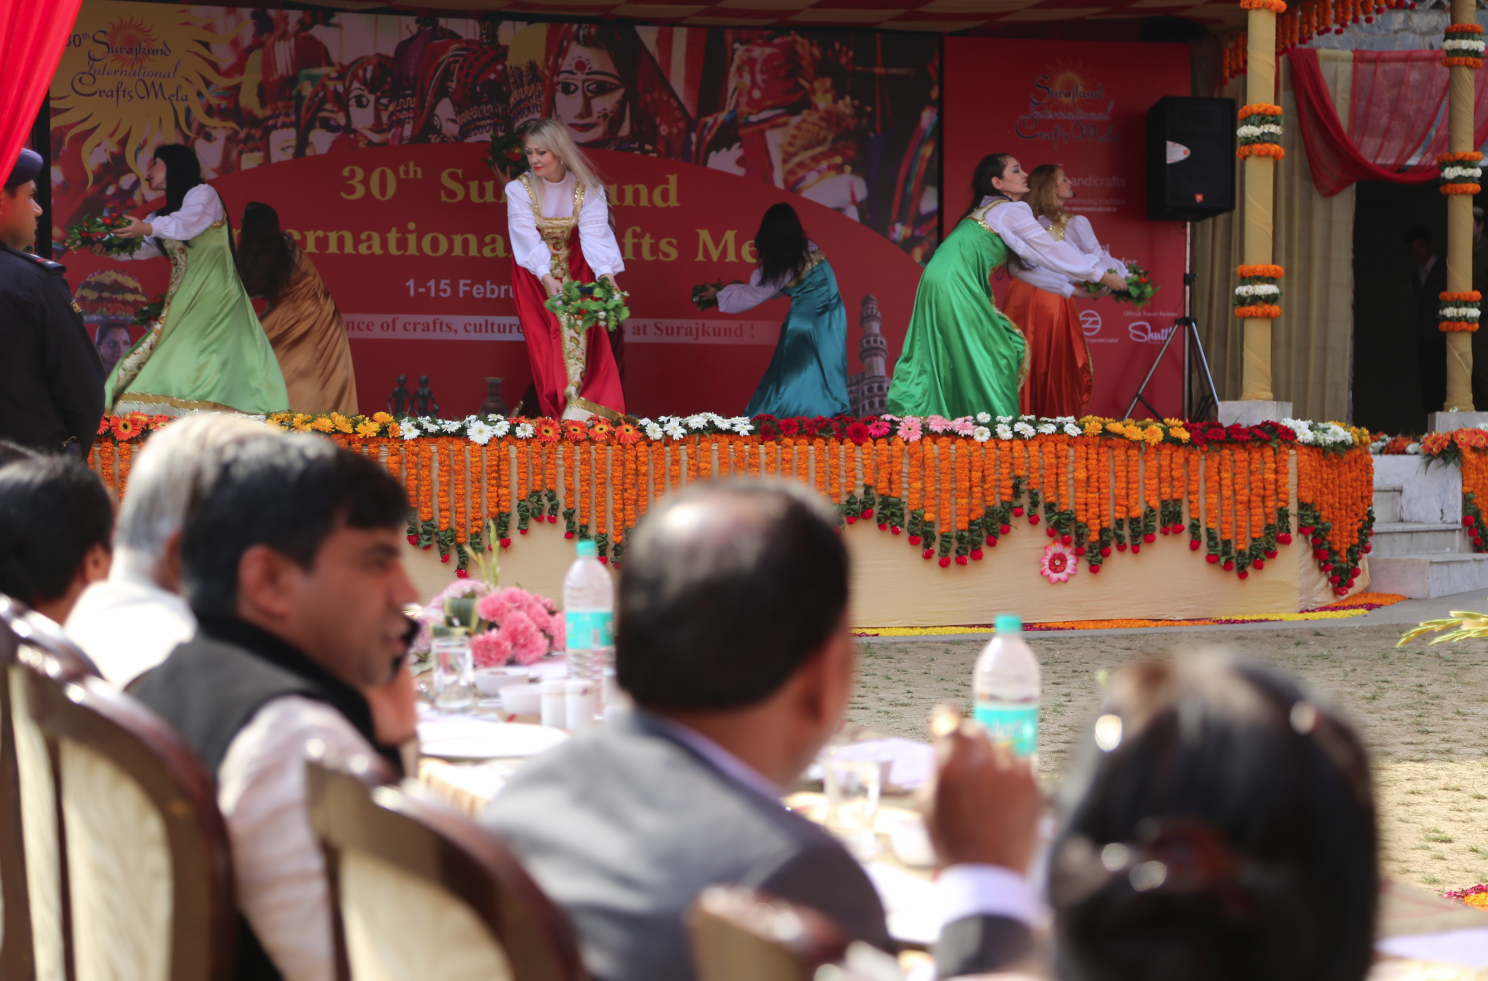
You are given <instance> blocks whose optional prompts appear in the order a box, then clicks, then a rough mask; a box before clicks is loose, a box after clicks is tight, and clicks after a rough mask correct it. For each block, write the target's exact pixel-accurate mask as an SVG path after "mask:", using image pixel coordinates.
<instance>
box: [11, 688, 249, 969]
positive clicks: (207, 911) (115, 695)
mask: <svg viewBox="0 0 1488 981" xmlns="http://www.w3.org/2000/svg"><path fill="white" fill-rule="evenodd" d="M29 687H30V691H29V698H30V703H31V709H32V713H33V716H34V718H35V720H36V723H37V725H38V726H39V727H40V728H41V730H42V732H43V733H45V735H46V736H47V738H48V739H49V740H51V741H52V742H53V744H54V745H55V746H56V747H57V758H58V769H57V773H58V776H59V784H60V787H61V801H62V818H63V827H64V832H65V833H64V840H65V842H66V854H67V882H68V895H69V909H70V919H71V928H72V929H71V936H72V958H73V963H74V965H75V974H74V977H75V981H109V979H112V978H116V977H128V978H132V979H136V981H230V979H231V978H232V976H233V973H234V953H235V945H236V942H237V899H236V896H235V894H234V890H233V870H232V852H231V850H230V848H229V845H228V837H227V827H226V825H225V823H224V822H223V819H222V814H221V812H219V811H218V809H217V796H216V789H215V786H214V784H213V782H212V779H211V778H210V777H209V776H208V775H207V772H206V770H205V769H204V768H203V767H202V764H201V763H200V761H198V760H197V758H196V756H195V755H194V754H193V753H192V752H191V749H190V747H188V746H187V745H186V743H185V741H184V740H182V738H181V737H180V736H179V735H178V734H177V733H176V732H175V730H174V729H172V728H171V727H170V726H169V725H168V724H167V723H166V722H165V721H164V720H162V719H161V718H160V717H159V716H157V715H156V714H155V713H154V712H152V711H150V710H149V709H148V708H146V707H145V706H144V705H142V704H140V703H139V702H137V701H135V700H134V699H132V698H130V697H129V696H128V695H126V694H124V693H123V692H121V691H119V690H118V689H117V688H115V687H113V686H112V685H110V684H108V683H107V682H105V681H103V680H102V679H100V678H95V677H91V676H84V677H80V678H76V679H73V680H70V681H58V680H56V679H53V678H50V677H47V676H45V675H43V674H41V673H35V672H33V673H32V674H31V676H30V678H29Z"/></svg>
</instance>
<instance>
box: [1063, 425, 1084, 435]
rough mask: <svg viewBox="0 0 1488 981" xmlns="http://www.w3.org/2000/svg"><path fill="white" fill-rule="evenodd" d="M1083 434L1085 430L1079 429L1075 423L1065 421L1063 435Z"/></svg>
mask: <svg viewBox="0 0 1488 981" xmlns="http://www.w3.org/2000/svg"><path fill="white" fill-rule="evenodd" d="M1084 434H1085V430H1083V429H1081V428H1080V427H1079V426H1077V425H1075V424H1074V423H1072V422H1067V423H1065V424H1064V435H1066V436H1083V435H1084Z"/></svg>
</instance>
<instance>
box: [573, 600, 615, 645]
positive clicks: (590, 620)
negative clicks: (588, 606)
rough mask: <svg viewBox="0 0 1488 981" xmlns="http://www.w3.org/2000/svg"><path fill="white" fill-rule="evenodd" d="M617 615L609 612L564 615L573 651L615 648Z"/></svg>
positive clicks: (577, 612) (574, 612)
mask: <svg viewBox="0 0 1488 981" xmlns="http://www.w3.org/2000/svg"><path fill="white" fill-rule="evenodd" d="M614 623H615V614H614V613H611V612H610V611H608V610H574V611H570V612H567V613H564V614H563V629H564V632H565V633H566V634H567V638H566V639H567V642H568V643H567V647H568V649H569V650H571V651H597V650H602V649H604V648H607V647H614V646H615V635H614Z"/></svg>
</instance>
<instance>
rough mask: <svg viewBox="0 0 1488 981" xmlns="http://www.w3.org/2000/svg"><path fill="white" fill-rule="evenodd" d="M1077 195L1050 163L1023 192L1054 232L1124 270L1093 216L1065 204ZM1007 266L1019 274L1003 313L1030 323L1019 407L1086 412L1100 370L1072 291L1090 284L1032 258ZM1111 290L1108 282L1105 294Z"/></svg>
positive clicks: (1043, 412) (1109, 267) (1041, 412)
mask: <svg viewBox="0 0 1488 981" xmlns="http://www.w3.org/2000/svg"><path fill="white" fill-rule="evenodd" d="M1074 196H1075V189H1074V187H1073V186H1072V185H1071V184H1070V179H1069V177H1068V176H1067V175H1066V174H1065V172H1064V168H1063V167H1060V166H1057V165H1055V164H1043V165H1041V166H1038V167H1035V168H1034V169H1033V172H1032V173H1030V174H1029V175H1028V197H1027V198H1025V199H1024V200H1025V201H1026V202H1027V203H1028V205H1029V207H1031V208H1032V209H1033V213H1034V215H1035V216H1036V217H1037V218H1038V221H1039V224H1040V225H1042V226H1043V227H1044V228H1046V229H1048V232H1049V235H1050V237H1052V238H1053V239H1054V240H1055V241H1057V242H1064V243H1065V244H1067V245H1070V246H1073V247H1074V248H1076V249H1078V250H1079V251H1080V252H1082V253H1084V254H1086V255H1089V256H1101V257H1104V259H1105V263H1104V266H1103V267H1102V271H1112V272H1115V273H1116V274H1117V275H1119V276H1121V277H1123V278H1124V277H1125V276H1126V268H1125V267H1124V266H1122V264H1121V263H1119V262H1117V261H1116V260H1114V259H1112V258H1111V256H1110V253H1109V252H1107V251H1106V250H1105V249H1103V248H1102V247H1101V244H1100V242H1099V241H1097V240H1096V237H1095V230H1094V229H1092V228H1091V227H1090V220H1089V219H1088V218H1086V217H1085V216H1084V215H1074V214H1071V213H1070V212H1068V211H1066V210H1064V202H1066V201H1068V200H1070V199H1071V198H1073V197H1074ZM1008 266H1009V269H1010V271H1011V272H1012V274H1013V282H1012V285H1011V286H1010V287H1009V288H1008V293H1007V299H1006V300H1005V301H1004V302H1003V308H1002V309H1003V313H1005V314H1007V316H1008V319H1010V320H1011V321H1012V322H1013V323H1015V324H1017V325H1018V327H1019V329H1021V330H1022V331H1023V335H1024V337H1026V338H1027V339H1028V348H1029V361H1030V364H1029V374H1028V382H1027V384H1025V385H1024V386H1023V390H1022V392H1020V393H1019V398H1018V403H1019V408H1020V409H1021V410H1022V411H1023V412H1024V413H1025V414H1026V415H1034V416H1044V417H1047V418H1058V417H1060V416H1076V417H1078V416H1082V415H1084V414H1085V410H1086V408H1087V407H1088V406H1089V405H1090V395H1091V392H1092V391H1093V390H1094V388H1095V373H1094V370H1093V369H1092V366H1091V363H1090V347H1089V345H1087V344H1086V343H1085V332H1084V331H1083V330H1082V329H1081V327H1080V314H1079V311H1078V310H1077V309H1076V308H1075V301H1074V300H1073V299H1071V297H1072V295H1073V294H1074V292H1075V288H1076V286H1077V285H1083V284H1076V283H1075V282H1074V281H1072V280H1071V279H1070V278H1069V277H1068V276H1066V275H1065V274H1064V273H1061V272H1058V271H1056V270H1053V269H1046V268H1044V267H1043V266H1038V265H1031V264H1029V263H1027V262H1009V264H1008ZM1108 292H1109V290H1103V292H1102V294H1101V295H1105V293H1108Z"/></svg>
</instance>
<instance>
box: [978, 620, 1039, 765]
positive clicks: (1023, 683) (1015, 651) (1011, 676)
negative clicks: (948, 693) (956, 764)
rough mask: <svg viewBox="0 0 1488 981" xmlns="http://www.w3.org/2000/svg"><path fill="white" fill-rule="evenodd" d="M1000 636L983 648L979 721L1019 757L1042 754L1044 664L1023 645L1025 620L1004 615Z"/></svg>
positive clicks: (979, 674)
mask: <svg viewBox="0 0 1488 981" xmlns="http://www.w3.org/2000/svg"><path fill="white" fill-rule="evenodd" d="M996 628H997V635H996V636H995V637H993V638H992V640H991V641H989V642H988V644H987V646H986V647H985V648H983V649H982V653H981V656H980V657H978V658H977V663H976V671H975V672H974V673H973V674H972V678H971V687H972V693H973V696H974V698H975V701H976V709H975V713H974V715H975V718H976V721H977V722H978V723H979V724H980V725H981V727H982V728H983V729H985V730H987V734H988V735H989V736H991V737H992V741H993V742H1000V743H1007V744H1008V745H1009V746H1011V747H1012V750H1013V753H1014V755H1016V756H1019V757H1033V756H1034V755H1035V754H1036V753H1037V752H1038V715H1039V690H1040V687H1041V686H1040V681H1039V665H1038V658H1036V657H1034V656H1033V650H1032V649H1031V648H1029V646H1028V645H1027V644H1025V643H1024V642H1023V621H1022V620H1020V619H1019V618H1018V617H1016V616H1014V615H1012V614H1009V613H1004V614H1001V615H1000V616H998V618H997V620H996Z"/></svg>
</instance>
